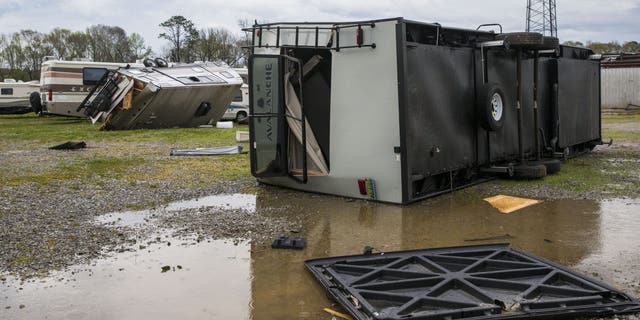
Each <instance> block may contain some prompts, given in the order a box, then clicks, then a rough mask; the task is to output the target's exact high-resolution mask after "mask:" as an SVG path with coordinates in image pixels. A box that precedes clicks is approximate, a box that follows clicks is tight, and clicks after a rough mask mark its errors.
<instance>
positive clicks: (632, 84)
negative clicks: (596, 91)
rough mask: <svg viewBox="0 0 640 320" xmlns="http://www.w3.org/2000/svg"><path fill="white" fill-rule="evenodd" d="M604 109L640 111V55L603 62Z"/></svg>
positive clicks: (609, 59) (625, 56) (621, 56)
mask: <svg viewBox="0 0 640 320" xmlns="http://www.w3.org/2000/svg"><path fill="white" fill-rule="evenodd" d="M601 74H602V79H601V83H602V108H604V109H627V110H630V109H640V54H637V55H620V56H616V57H610V58H607V59H606V60H605V61H603V62H602V72H601Z"/></svg>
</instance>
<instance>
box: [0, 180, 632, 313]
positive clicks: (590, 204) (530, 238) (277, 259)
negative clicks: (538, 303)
mask: <svg viewBox="0 0 640 320" xmlns="http://www.w3.org/2000/svg"><path fill="white" fill-rule="evenodd" d="M207 199H208V200H207V201H202V199H201V200H200V201H195V200H194V201H191V202H180V203H177V204H175V203H174V204H170V205H168V206H167V207H166V209H165V210H170V211H172V210H181V208H188V207H193V205H192V204H194V203H197V204H203V203H213V205H214V206H218V205H220V203H219V202H218V200H219V198H215V197H210V198H207ZM216 199H218V200H216ZM234 199H236V200H238V199H240V202H242V201H245V203H244V205H243V204H238V203H236V204H235V206H236V207H238V206H240V208H244V209H247V210H255V211H256V212H260V211H261V210H270V211H273V210H276V212H281V213H279V214H280V215H282V216H283V217H284V218H286V217H287V216H297V215H302V214H304V216H305V217H307V218H305V219H306V221H304V229H303V230H301V233H300V234H299V236H303V237H305V238H306V239H307V243H308V246H307V248H306V249H305V250H303V251H289V250H274V249H271V248H270V247H269V246H268V244H265V243H249V242H247V241H243V240H238V239H235V240H231V239H229V240H226V241H224V240H218V241H206V240H205V241H201V242H194V241H186V240H179V239H172V238H166V236H163V237H164V238H163V239H162V241H160V242H157V243H154V244H153V245H150V246H149V247H146V248H144V249H141V250H138V251H136V252H125V253H120V254H116V255H115V256H113V257H110V258H105V259H101V260H98V261H95V263H93V264H92V265H79V266H74V267H72V268H70V269H69V270H67V271H61V272H55V273H53V274H52V275H51V276H49V277H47V278H44V279H38V280H37V281H35V282H25V283H21V282H19V281H18V280H15V279H8V280H7V281H6V282H5V283H4V284H3V286H2V289H1V292H0V294H1V295H0V298H1V299H2V300H0V318H2V319H33V318H36V319H40V318H49V319H141V318H150V319H179V318H184V319H331V316H329V315H328V314H325V313H324V312H323V311H322V309H323V308H326V307H329V308H334V309H339V307H337V306H335V305H333V304H332V302H331V301H330V300H329V299H328V298H327V297H326V295H325V293H324V290H323V289H322V287H321V286H320V285H318V284H317V283H316V281H315V280H314V279H313V278H312V276H311V275H310V274H309V273H308V272H307V271H306V270H305V269H304V266H303V262H304V261H305V260H307V259H311V258H321V257H329V256H339V255H352V254H359V253H361V252H362V249H363V247H364V246H367V245H369V246H372V247H373V248H374V251H382V252H385V251H397V250H408V249H422V248H433V247H444V246H464V245H476V244H487V243H505V242H507V243H510V244H511V245H512V246H513V247H515V248H517V249H520V250H524V251H528V252H531V253H533V254H535V255H538V256H541V257H543V258H547V259H550V260H552V261H555V262H558V263H561V264H564V265H568V266H572V267H574V268H576V269H577V270H578V271H581V272H583V273H586V274H588V275H592V276H595V277H597V278H604V280H606V281H608V282H610V284H612V285H613V286H615V287H618V288H620V289H622V290H623V291H626V292H627V293H629V294H631V295H636V296H637V295H638V294H639V293H640V292H639V291H640V287H639V283H640V270H638V269H637V267H636V266H637V265H638V263H640V233H638V232H637V230H640V219H638V218H637V217H636V216H637V215H640V201H638V200H611V201H604V202H597V201H591V200H557V201H543V202H542V203H540V204H537V205H534V206H531V207H527V208H525V209H522V210H519V211H516V212H513V213H510V214H501V213H499V212H498V211H497V210H496V209H494V208H493V207H491V205H489V204H488V203H486V202H484V201H482V199H480V198H478V197H476V196H469V195H468V194H465V193H455V194H452V195H447V196H442V197H439V198H436V199H432V200H427V201H423V202H420V203H417V204H414V205H411V206H406V207H400V206H393V205H385V204H378V203H368V202H364V201H351V200H346V199H342V198H335V197H324V196H317V195H310V194H303V193H298V192H294V191H285V190H280V189H270V188H268V189H265V190H261V191H260V192H259V193H258V195H257V196H235V198H234ZM205 206H206V205H205ZM278 209H281V210H280V211H277V210H278ZM136 223H140V222H139V221H136ZM143 223H144V222H143ZM163 267H165V268H164V270H163ZM163 271H164V272H163ZM21 305H22V306H23V308H20V306H21ZM6 307H10V308H9V309H6Z"/></svg>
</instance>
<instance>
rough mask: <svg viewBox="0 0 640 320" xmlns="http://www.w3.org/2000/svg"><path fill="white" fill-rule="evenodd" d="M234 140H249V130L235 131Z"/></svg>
mask: <svg viewBox="0 0 640 320" xmlns="http://www.w3.org/2000/svg"><path fill="white" fill-rule="evenodd" d="M236 142H249V131H236Z"/></svg>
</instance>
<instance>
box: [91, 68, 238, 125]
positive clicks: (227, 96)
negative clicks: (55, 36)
mask: <svg viewBox="0 0 640 320" xmlns="http://www.w3.org/2000/svg"><path fill="white" fill-rule="evenodd" d="M86 71H87V72H86V73H85V75H84V77H83V78H84V82H85V84H87V85H90V84H97V86H96V87H95V89H94V91H93V92H92V93H91V94H90V95H89V96H88V97H87V98H86V99H85V101H83V102H82V104H81V105H80V106H79V107H78V111H80V110H82V109H84V114H86V115H87V116H89V117H90V118H91V119H92V121H93V122H94V123H95V122H97V121H99V120H101V121H103V122H104V124H103V126H102V128H101V129H103V130H126V129H141V128H146V129H155V128H172V127H185V128H189V127H197V126H200V125H204V124H208V123H211V122H216V121H218V120H219V119H220V118H222V115H223V114H224V112H225V110H226V109H227V106H228V105H229V103H230V102H231V100H232V99H233V97H234V94H235V93H236V91H237V90H238V89H240V86H241V85H242V83H243V82H242V78H241V77H240V75H238V73H236V72H235V71H234V70H233V69H230V68H228V67H226V66H225V65H219V64H215V63H202V64H192V65H177V66H173V67H170V68H168V67H162V68H160V67H146V68H125V69H120V70H117V71H112V72H107V70H102V71H100V70H86Z"/></svg>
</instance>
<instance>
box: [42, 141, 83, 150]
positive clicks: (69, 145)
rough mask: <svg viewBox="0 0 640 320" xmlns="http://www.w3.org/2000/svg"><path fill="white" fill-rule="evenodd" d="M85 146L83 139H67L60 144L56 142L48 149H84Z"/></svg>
mask: <svg viewBox="0 0 640 320" xmlns="http://www.w3.org/2000/svg"><path fill="white" fill-rule="evenodd" d="M86 147H87V143H86V142H84V141H79V142H76V141H67V142H65V143H62V144H58V145H55V146H53V147H50V148H49V149H50V150H77V149H84V148H86Z"/></svg>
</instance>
